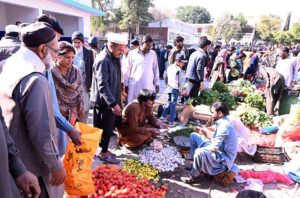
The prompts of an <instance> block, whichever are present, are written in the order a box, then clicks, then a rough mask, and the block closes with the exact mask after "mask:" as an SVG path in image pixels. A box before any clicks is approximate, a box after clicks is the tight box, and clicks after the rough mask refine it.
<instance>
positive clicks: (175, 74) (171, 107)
mask: <svg viewBox="0 0 300 198" xmlns="http://www.w3.org/2000/svg"><path fill="white" fill-rule="evenodd" d="M175 60H176V61H175V63H174V64H172V65H170V66H169V67H168V69H167V82H168V83H167V84H168V87H167V89H168V103H167V104H166V105H165V106H164V110H163V113H162V116H161V119H163V120H164V119H166V117H167V114H168V113H169V112H170V120H169V124H170V125H171V126H173V125H174V120H175V118H176V105H177V100H178V97H179V95H180V91H181V88H182V85H181V84H182V83H181V82H180V80H181V68H182V67H183V66H184V64H185V63H186V62H187V61H186V60H185V58H184V56H183V55H182V54H177V55H176V58H175Z"/></svg>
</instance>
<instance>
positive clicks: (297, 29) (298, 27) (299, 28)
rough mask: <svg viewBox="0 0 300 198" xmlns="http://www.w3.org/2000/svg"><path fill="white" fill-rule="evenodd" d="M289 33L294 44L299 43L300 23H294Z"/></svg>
mask: <svg viewBox="0 0 300 198" xmlns="http://www.w3.org/2000/svg"><path fill="white" fill-rule="evenodd" d="M290 32H291V34H292V35H293V37H294V40H295V41H296V42H299V41H300V22H299V23H294V25H293V26H292V28H291V30H290Z"/></svg>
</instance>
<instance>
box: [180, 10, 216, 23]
mask: <svg viewBox="0 0 300 198" xmlns="http://www.w3.org/2000/svg"><path fill="white" fill-rule="evenodd" d="M177 18H178V19H179V20H182V21H184V22H186V23H194V24H195V23H210V22H211V15H210V13H209V12H208V10H207V9H206V8H204V7H201V6H181V7H179V8H178V9H177Z"/></svg>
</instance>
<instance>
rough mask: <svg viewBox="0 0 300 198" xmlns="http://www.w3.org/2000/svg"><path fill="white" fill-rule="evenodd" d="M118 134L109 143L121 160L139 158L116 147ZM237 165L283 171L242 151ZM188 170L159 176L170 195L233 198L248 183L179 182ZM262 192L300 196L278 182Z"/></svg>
mask: <svg viewBox="0 0 300 198" xmlns="http://www.w3.org/2000/svg"><path fill="white" fill-rule="evenodd" d="M161 84H162V89H161V90H160V94H162V93H163V90H164V83H163V82H161ZM91 116H92V112H91V114H90V118H91ZM89 122H90V123H91V122H92V119H89ZM116 139H117V138H116V136H113V137H112V139H111V142H110V145H109V147H110V149H111V150H112V151H113V152H114V153H116V154H117V155H119V156H118V159H120V160H127V159H130V158H132V157H136V155H124V154H122V152H121V150H120V149H119V147H118V146H117V143H116ZM185 163H186V165H187V164H191V163H192V161H190V160H186V162H185ZM100 164H102V162H101V161H100V160H98V159H96V160H95V161H94V162H93V164H92V167H93V168H95V167H97V166H98V165H100ZM236 164H237V165H238V167H239V168H240V169H252V170H256V171H259V170H273V171H279V172H281V166H280V165H273V164H257V163H254V162H253V160H252V159H251V158H250V157H248V156H246V155H243V154H239V155H238V157H237V160H236ZM187 173H188V171H186V170H185V169H184V166H180V167H178V168H176V169H175V171H174V172H167V173H163V174H161V175H160V177H161V182H162V183H165V184H166V185H167V186H168V187H169V191H168V193H167V197H168V198H202V197H203V198H208V197H212V198H221V197H222V198H234V197H235V196H236V194H237V193H238V192H239V191H241V190H243V189H244V187H245V184H237V183H234V184H232V185H231V186H228V187H223V186H220V185H219V184H217V183H216V182H215V181H213V180H212V179H209V178H204V179H203V180H202V181H201V182H200V183H198V184H194V185H187V184H184V183H183V182H181V181H180V177H181V176H184V175H185V174H187ZM263 189H264V190H263V193H264V194H265V195H266V196H267V197H268V198H287V197H289V198H300V190H299V189H298V186H296V185H292V186H285V185H283V184H279V183H275V184H265V185H264V188H263Z"/></svg>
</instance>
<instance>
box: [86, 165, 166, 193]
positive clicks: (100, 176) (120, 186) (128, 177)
mask: <svg viewBox="0 0 300 198" xmlns="http://www.w3.org/2000/svg"><path fill="white" fill-rule="evenodd" d="M92 177H93V181H94V185H95V189H96V192H95V193H94V194H91V195H90V196H89V198H102V197H103V198H163V197H165V196H166V192H167V190H168V188H167V187H166V186H160V187H159V188H155V187H154V185H152V184H151V183H150V182H149V180H148V179H147V178H142V179H140V178H138V177H137V175H135V174H131V173H128V172H127V171H125V170H122V169H120V168H119V167H117V166H113V165H101V166H99V167H98V168H96V169H95V170H94V171H93V173H92Z"/></svg>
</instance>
